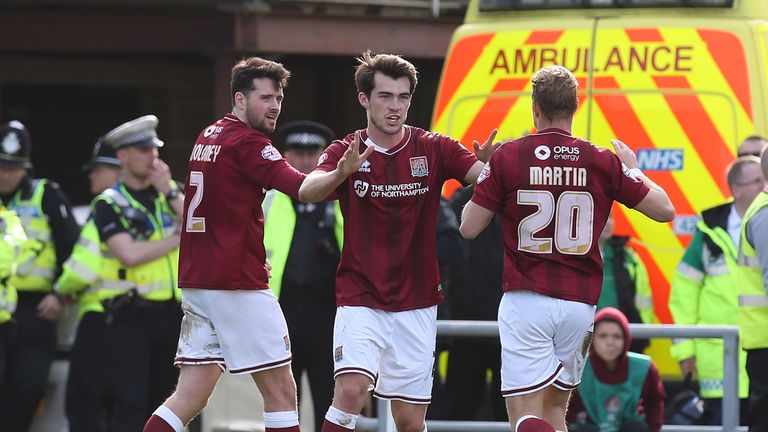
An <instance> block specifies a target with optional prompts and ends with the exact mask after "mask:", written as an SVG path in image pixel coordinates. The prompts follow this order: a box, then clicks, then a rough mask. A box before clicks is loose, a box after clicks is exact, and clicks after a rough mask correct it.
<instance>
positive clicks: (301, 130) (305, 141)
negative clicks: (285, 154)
mask: <svg viewBox="0 0 768 432" xmlns="http://www.w3.org/2000/svg"><path fill="white" fill-rule="evenodd" d="M277 133H278V134H279V135H280V136H281V137H283V141H284V142H285V149H286V150H302V149H305V150H312V149H317V148H323V147H325V146H327V145H328V144H330V143H331V141H333V138H334V134H333V131H332V130H331V128H329V127H328V126H326V125H324V124H321V123H318V122H314V121H309V120H301V121H294V122H289V123H286V124H284V125H283V126H282V127H281V128H280V129H278V131H277Z"/></svg>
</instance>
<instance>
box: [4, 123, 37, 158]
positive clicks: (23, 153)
mask: <svg viewBox="0 0 768 432" xmlns="http://www.w3.org/2000/svg"><path fill="white" fill-rule="evenodd" d="M31 153H32V139H31V138H30V136H29V132H27V128H25V127H24V125H23V124H21V122H20V121H17V120H12V121H10V122H8V123H5V124H4V125H2V126H0V166H3V167H6V168H26V169H30V168H32V161H31V160H30V154H31Z"/></svg>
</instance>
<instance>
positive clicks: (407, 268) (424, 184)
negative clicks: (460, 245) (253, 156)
mask: <svg viewBox="0 0 768 432" xmlns="http://www.w3.org/2000/svg"><path fill="white" fill-rule="evenodd" d="M353 139H354V134H350V135H347V137H346V138H344V140H343V141H335V142H333V143H332V144H331V145H330V146H329V147H328V148H327V149H326V151H325V153H323V155H322V156H321V157H320V163H319V164H318V167H317V169H319V170H323V171H331V170H333V169H335V168H336V164H337V163H338V160H339V159H340V158H341V156H342V155H343V154H344V152H345V151H346V150H347V147H348V146H349V143H351V142H352V140H353ZM362 139H363V140H364V144H361V151H362V150H363V149H365V146H366V145H369V146H371V145H373V146H375V144H374V143H373V141H371V140H370V138H368V136H367V134H366V133H365V131H364V130H363V131H362ZM476 161H477V158H476V157H475V155H474V154H472V153H470V152H468V151H467V149H466V148H464V146H463V145H461V143H459V142H458V141H455V140H453V139H451V138H449V137H447V136H444V135H439V134H435V133H431V132H427V131H425V130H423V129H419V128H416V127H411V126H405V135H404V138H403V140H402V141H401V142H400V143H399V144H397V145H396V146H394V147H392V148H391V149H388V150H387V149H384V148H381V147H378V146H376V151H374V152H373V154H371V156H370V157H369V158H368V159H367V161H366V162H364V163H363V166H362V167H361V168H360V169H359V170H358V172H356V173H354V174H353V175H351V176H349V178H347V179H346V180H345V181H344V183H342V184H341V185H340V186H339V188H338V189H337V190H336V193H337V194H338V197H339V202H340V205H341V212H342V214H343V215H344V245H343V248H342V252H341V262H340V263H339V269H338V271H337V273H336V302H337V304H338V305H339V306H366V307H370V308H374V309H380V310H385V311H403V310H411V309H418V308H423V307H428V306H433V305H436V304H438V303H440V302H441V301H442V299H443V293H442V290H441V287H440V275H439V272H438V265H437V253H436V241H437V240H436V228H435V225H436V221H437V210H438V206H439V204H440V193H441V189H442V186H443V182H445V180H447V179H458V180H463V179H464V177H465V176H466V175H467V172H468V171H469V169H470V168H471V167H472V165H473V164H474V163H475V162H476Z"/></svg>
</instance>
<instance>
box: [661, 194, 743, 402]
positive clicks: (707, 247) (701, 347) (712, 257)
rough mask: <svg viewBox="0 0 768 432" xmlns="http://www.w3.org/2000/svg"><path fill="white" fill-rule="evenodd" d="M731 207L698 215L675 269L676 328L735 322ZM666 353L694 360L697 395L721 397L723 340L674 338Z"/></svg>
mask: <svg viewBox="0 0 768 432" xmlns="http://www.w3.org/2000/svg"><path fill="white" fill-rule="evenodd" d="M732 205H733V203H732V202H727V203H725V204H722V205H719V206H716V207H713V208H710V209H708V210H705V211H704V212H702V219H701V220H700V221H699V222H698V224H697V226H696V232H695V233H694V236H693V240H692V241H691V243H690V244H689V245H688V249H687V250H686V252H685V255H684V256H683V259H682V260H681V261H680V263H679V264H678V265H677V269H676V271H675V275H674V277H673V279H672V286H671V289H670V296H669V310H670V312H671V313H672V317H673V318H674V320H675V323H676V324H701V325H738V323H739V322H738V311H739V304H738V298H739V288H738V285H739V282H738V279H739V270H738V264H737V262H736V258H737V254H738V250H737V245H735V244H734V243H733V239H732V238H731V236H730V235H729V234H728V230H727V226H728V225H727V222H728V214H729V213H730V211H731V207H732ZM671 350H672V357H674V358H675V360H677V361H682V360H685V359H688V358H691V357H695V359H696V369H697V371H698V377H699V383H700V388H701V396H702V397H704V398H721V397H723V341H722V339H680V340H675V341H674V344H673V345H672V348H671ZM748 394H749V378H748V377H747V372H746V355H745V353H744V352H743V351H741V350H739V397H741V398H746V397H747V396H748Z"/></svg>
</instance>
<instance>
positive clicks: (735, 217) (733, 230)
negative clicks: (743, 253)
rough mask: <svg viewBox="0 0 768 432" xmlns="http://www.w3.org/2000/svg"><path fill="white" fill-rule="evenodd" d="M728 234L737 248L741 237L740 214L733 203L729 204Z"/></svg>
mask: <svg viewBox="0 0 768 432" xmlns="http://www.w3.org/2000/svg"><path fill="white" fill-rule="evenodd" d="M728 234H729V235H730V236H731V240H733V244H735V245H736V247H737V248H738V246H739V240H740V239H741V216H739V214H738V213H737V212H736V205H735V204H731V211H730V212H729V213H728Z"/></svg>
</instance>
